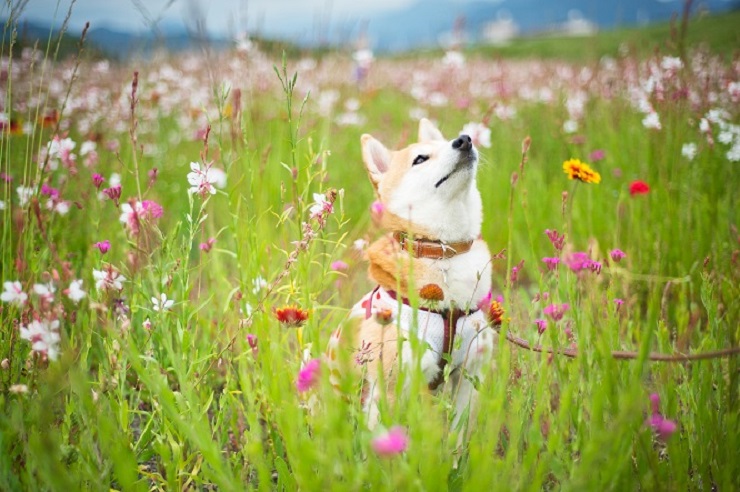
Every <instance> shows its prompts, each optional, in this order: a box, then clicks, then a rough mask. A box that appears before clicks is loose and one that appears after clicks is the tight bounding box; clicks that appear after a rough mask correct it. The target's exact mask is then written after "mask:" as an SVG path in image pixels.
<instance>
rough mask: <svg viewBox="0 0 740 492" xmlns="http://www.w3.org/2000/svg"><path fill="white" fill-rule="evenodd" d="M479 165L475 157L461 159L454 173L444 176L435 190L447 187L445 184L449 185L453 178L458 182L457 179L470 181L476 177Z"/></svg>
mask: <svg viewBox="0 0 740 492" xmlns="http://www.w3.org/2000/svg"><path fill="white" fill-rule="evenodd" d="M477 163H478V160H477V159H475V158H474V157H473V156H471V158H470V159H461V160H460V161H458V163H457V164H456V165H455V167H454V168H453V169H452V171H450V172H449V173H447V174H445V175H444V176H442V177H441V178H440V179H439V181H437V182H436V183H435V184H434V188H436V189H439V187H440V186H443V185H445V183H449V180H450V178H453V177H454V178H456V180H457V178H463V179H464V180H465V181H468V180H469V179H470V178H472V177H473V176H474V175H475V169H476V164H477Z"/></svg>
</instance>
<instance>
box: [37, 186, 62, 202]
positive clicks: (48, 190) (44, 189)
mask: <svg viewBox="0 0 740 492" xmlns="http://www.w3.org/2000/svg"><path fill="white" fill-rule="evenodd" d="M41 194H42V195H46V196H48V197H50V198H53V199H58V198H59V190H57V189H56V188H52V187H51V186H49V185H47V184H46V183H44V184H42V185H41Z"/></svg>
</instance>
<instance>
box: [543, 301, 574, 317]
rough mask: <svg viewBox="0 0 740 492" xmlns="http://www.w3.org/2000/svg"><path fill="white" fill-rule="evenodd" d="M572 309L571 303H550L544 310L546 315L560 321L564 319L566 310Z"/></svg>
mask: <svg viewBox="0 0 740 492" xmlns="http://www.w3.org/2000/svg"><path fill="white" fill-rule="evenodd" d="M569 309H570V304H550V305H549V306H547V307H546V308H545V309H543V310H542V312H543V313H545V316H549V317H550V318H551V319H552V320H553V321H560V320H561V319H563V315H565V312H566V311H568V310H569Z"/></svg>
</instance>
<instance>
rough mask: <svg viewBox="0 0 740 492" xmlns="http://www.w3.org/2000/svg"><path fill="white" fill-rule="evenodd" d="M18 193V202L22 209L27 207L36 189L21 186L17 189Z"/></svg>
mask: <svg viewBox="0 0 740 492" xmlns="http://www.w3.org/2000/svg"><path fill="white" fill-rule="evenodd" d="M15 191H17V192H18V201H19V202H20V205H21V207H25V206H26V205H27V204H28V202H29V201H30V200H31V197H32V196H33V192H34V189H33V188H31V187H30V186H19V187H18V188H16V189H15Z"/></svg>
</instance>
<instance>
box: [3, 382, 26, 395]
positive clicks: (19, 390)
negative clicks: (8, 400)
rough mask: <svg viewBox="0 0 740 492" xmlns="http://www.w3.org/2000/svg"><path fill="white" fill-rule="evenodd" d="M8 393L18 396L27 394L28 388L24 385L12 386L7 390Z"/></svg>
mask: <svg viewBox="0 0 740 492" xmlns="http://www.w3.org/2000/svg"><path fill="white" fill-rule="evenodd" d="M8 391H10V392H11V393H13V394H16V395H20V394H23V393H28V386H26V385H25V384H14V385H12V386H11V387H10V388H8Z"/></svg>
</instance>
